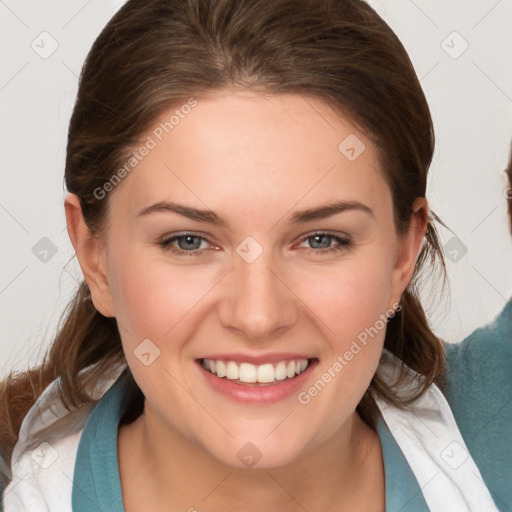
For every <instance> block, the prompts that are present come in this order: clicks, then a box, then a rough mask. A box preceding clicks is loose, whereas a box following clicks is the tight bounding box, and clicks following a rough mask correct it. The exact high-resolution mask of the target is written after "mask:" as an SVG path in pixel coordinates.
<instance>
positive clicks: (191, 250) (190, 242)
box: [158, 231, 352, 256]
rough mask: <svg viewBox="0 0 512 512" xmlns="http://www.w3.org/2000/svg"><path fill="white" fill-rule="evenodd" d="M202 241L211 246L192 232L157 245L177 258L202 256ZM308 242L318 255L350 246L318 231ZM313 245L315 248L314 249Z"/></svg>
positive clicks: (345, 238) (348, 241)
mask: <svg viewBox="0 0 512 512" xmlns="http://www.w3.org/2000/svg"><path fill="white" fill-rule="evenodd" d="M202 241H204V242H206V244H207V246H211V245H212V244H210V243H209V242H208V240H207V239H206V238H205V237H204V236H201V234H200V233H193V232H184V233H180V234H177V235H173V236H171V237H168V238H165V239H163V240H161V241H160V242H158V245H159V246H160V247H162V248H163V249H165V250H166V251H170V252H171V253H173V254H176V255H178V256H181V255H183V256H202V255H203V254H204V252H205V250H206V249H205V248H204V247H203V248H202V249H201V248H200V247H201V243H202ZM308 241H311V242H310V243H311V244H312V245H313V247H312V248H310V249H309V250H310V251H312V252H314V253H315V254H320V255H325V254H331V253H333V252H338V251H342V250H346V249H348V248H349V247H351V245H352V242H351V240H350V238H349V237H346V236H345V237H342V236H338V235H335V234H332V233H329V232H324V231H318V232H315V233H313V234H310V235H308V236H306V237H304V238H302V243H304V242H308ZM332 241H335V242H336V245H331V243H332ZM175 244H177V245H175ZM315 245H316V246H317V247H315ZM306 250H307V248H306Z"/></svg>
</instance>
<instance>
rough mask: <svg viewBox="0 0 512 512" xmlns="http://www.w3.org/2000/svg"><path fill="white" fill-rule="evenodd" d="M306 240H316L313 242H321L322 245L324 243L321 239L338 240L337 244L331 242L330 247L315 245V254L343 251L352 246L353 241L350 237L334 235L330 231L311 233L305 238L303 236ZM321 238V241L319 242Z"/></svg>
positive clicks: (313, 249)
mask: <svg viewBox="0 0 512 512" xmlns="http://www.w3.org/2000/svg"><path fill="white" fill-rule="evenodd" d="M303 240H304V241H307V240H315V241H314V242H313V244H316V243H319V244H320V245H322V243H321V240H327V241H329V240H331V241H332V240H335V241H336V243H337V244H336V245H331V244H330V243H329V247H326V248H323V249H321V248H317V247H313V248H312V249H311V250H312V251H313V252H314V253H315V254H321V255H324V254H331V253H332V252H337V251H341V250H343V249H348V248H349V247H351V245H352V243H351V241H350V239H349V238H343V237H340V236H336V235H333V234H330V233H325V232H317V233H314V234H313V235H309V236H307V237H305V238H303ZM319 240H320V242H319Z"/></svg>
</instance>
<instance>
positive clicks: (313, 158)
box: [3, 0, 499, 512]
mask: <svg viewBox="0 0 512 512" xmlns="http://www.w3.org/2000/svg"><path fill="white" fill-rule="evenodd" d="M433 145H434V136H433V130H432V122H431V118H430V113H429V110H428V106H427V103H426V100H425V97H424V95H423V93H422V91H421V87H420V85H419V82H418V79H417V77H416V75H415V73H414V70H413V67H412V65H411V63H410V61H409V59H408V56H407V54H406V52H405V50H404V49H403V47H402V45H401V44H400V42H399V41H398V39H397V38H396V36H395V35H394V34H393V32H392V31H391V30H390V29H389V27H388V26H387V25H386V24H385V23H384V22H383V21H382V19H380V18H379V17H378V15H377V14H376V13H375V12H374V11H373V10H372V9H371V8H370V7H369V6H368V5H366V4H365V3H363V2H359V1H355V0H351V1H334V0H333V1H324V2H318V1H311V0H300V1H297V0H294V1H293V2H291V1H289V0H278V1H273V2H264V1H256V0H251V1H249V0H237V1H235V0H222V1H216V2H213V1H207V0H189V1H185V0H174V1H169V0H151V1H142V0H130V1H128V2H127V3H126V4H125V5H124V6H123V7H122V9H121V10H120V11H119V12H118V13H117V14H116V15H115V16H114V18H113V19H112V20H111V22H110V23H109V24H108V25H107V26H106V27H105V29H104V30H103V32H102V33H101V34H100V36H99V37H98V39H97V40H96V41H95V43H94V45H93V47H92V49H91V51H90V53H89V55H88V57H87V60H86V63H85V66H84V69H83V72H82V75H81V79H80V87H79V92H78V97H77V102H76V105H75V108H74V112H73V116H72V119H71V122H70V128H69V136H68V148H67V159H66V171H65V176H66V185H67V188H68V191H69V195H68V196H67V197H66V201H65V208H66V216H67V221H68V232H69V236H70V239H71V241H72V243H73V246H74V248H75V251H76V253H77V257H78V260H79V262H80V265H81V268H82V271H83V274H84V282H83V283H82V285H81V286H80V288H79V290H78V291H77V294H76V296H75V298H74V300H73V302H72V304H71V305H70V308H69V311H68V316H67V318H66V320H65V322H64V324H63V325H62V328H61V330H60V332H59V334H58V336H57V338H56V339H55V342H54V343H53V345H52V347H51V350H50V352H49V354H48V357H47V359H46V360H45V362H44V364H43V365H42V366H41V368H40V369H39V370H38V371H37V372H36V373H35V375H31V374H27V375H26V377H25V381H23V380H22V381H21V384H20V385H22V386H23V385H25V388H26V383H27V382H31V383H34V385H33V387H34V390H33V392H31V393H29V394H28V398H27V400H26V401H25V402H24V403H22V404H21V405H20V406H19V407H18V408H17V409H15V408H14V407H13V406H11V405H9V404H8V399H9V397H10V396H20V393H19V391H18V389H17V387H16V386H17V384H16V381H13V379H11V380H10V381H9V380H8V381H7V382H6V383H5V384H4V402H5V405H4V407H5V410H6V418H7V419H8V421H7V428H6V429H5V432H4V433H3V444H4V446H5V447H6V451H7V456H8V457H7V458H8V459H10V467H11V470H12V481H11V483H10V485H9V486H8V487H7V489H6V491H5V496H4V504H5V511H6V512H10V511H14V510H16V511H19V510H31V511H34V510H73V511H84V510H96V509H99V510H109V511H122V510H126V511H128V512H130V511H137V510H172V511H174V510H189V511H191V510H209V511H217V510H225V509H226V508H227V507H228V506H229V507H230V508H235V509H237V508H239V509H242V508H243V509H244V510H261V509H264V510H278V509H279V510H290V511H292V510H311V511H316V510H318V511H319V510H336V511H340V510H351V511H357V510H365V511H382V510H414V511H418V510H429V509H430V510H451V511H458V510H489V511H493V510H499V509H498V508H497V507H496V505H495V504H494V502H493V498H492V496H491V493H490V492H489V490H488V488H487V485H489V484H488V482H487V481H485V482H484V480H483V478H482V475H481V474H480V472H479V468H478V467H477V465H476V464H475V462H474V460H473V457H472V454H470V453H468V451H467V447H466V445H465V442H464V440H463V438H462V436H461V433H460V432H459V430H458V427H457V425H456V423H455V421H454V418H453V415H452V413H451V410H450V407H449V406H448V404H447V403H446V401H445V400H444V398H443V396H442V395H441V393H440V392H439V390H438V388H437V386H436V385H435V382H436V381H439V380H440V379H441V378H442V377H443V376H444V373H443V370H444V366H445V353H444V347H443V344H442V342H441V341H440V340H438V339H437V338H436V336H435V335H434V334H433V333H432V332H431V330H430V328H429V326H428V323H427V321H426V318H425V315H424V312H423V309H422V307H421V305H420V303H419V301H418V299H417V294H416V289H415V286H416V285H417V279H418V276H419V273H420V272H421V270H422V268H423V267H424V264H426V263H428V262H429V261H431V262H432V263H433V262H435V261H436V259H438V260H439V262H440V263H441V267H442V255H441V252H440V248H439V244H438V240H437V236H436V232H435V229H434V227H433V223H432V219H431V217H432V216H430V215H429V210H428V203H427V201H426V199H425V188H426V180H427V171H428V168H429V165H430V162H431V159H432V153H433ZM197 242H198V243H197ZM190 245H191V246H192V247H190ZM450 378H455V379H456V378H457V375H452V376H450ZM43 390H44V393H42V391H43ZM36 400H37V401H36ZM98 400H99V401H98ZM96 401H98V402H97V403H96ZM34 402H35V404H34ZM407 405H408V407H406V406H407ZM31 406H32V407H31ZM66 406H67V407H66ZM29 408H30V410H29ZM27 410H28V413H27ZM26 413H27V414H26ZM25 414H26V416H25ZM23 417H24V420H23V423H22V424H21V425H20V422H21V419H22V418H23ZM18 436H19V438H18ZM15 442H16V445H15V446H14V447H13V445H14V443H15ZM11 451H12V454H11V453H10V452H11ZM462 459H464V460H462ZM490 483H491V484H492V482H490ZM486 484H487V485H486ZM247 496H250V500H247Z"/></svg>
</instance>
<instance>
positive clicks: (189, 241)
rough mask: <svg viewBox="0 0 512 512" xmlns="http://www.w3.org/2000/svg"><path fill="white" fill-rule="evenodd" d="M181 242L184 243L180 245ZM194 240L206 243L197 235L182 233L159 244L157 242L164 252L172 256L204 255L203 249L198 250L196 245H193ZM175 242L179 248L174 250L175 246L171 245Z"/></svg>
mask: <svg viewBox="0 0 512 512" xmlns="http://www.w3.org/2000/svg"><path fill="white" fill-rule="evenodd" d="M182 240H183V241H184V242H183V243H181V241H182ZM194 240H205V241H206V238H204V237H202V236H199V235H198V234H197V233H184V234H181V235H175V236H172V237H171V238H167V239H165V240H162V241H161V242H159V245H160V246H161V247H163V248H164V249H165V250H168V251H171V252H172V253H174V254H178V255H182V254H183V255H186V256H201V255H202V254H203V253H204V249H200V250H199V248H198V247H196V245H197V243H195V242H194ZM175 242H178V246H179V248H176V246H173V245H171V244H174V243H175ZM199 245H201V243H199ZM191 246H192V247H191ZM185 249H191V250H185Z"/></svg>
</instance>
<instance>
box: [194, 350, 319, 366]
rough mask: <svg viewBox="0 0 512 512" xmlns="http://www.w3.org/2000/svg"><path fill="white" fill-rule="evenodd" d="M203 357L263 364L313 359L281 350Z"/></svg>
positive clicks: (205, 357)
mask: <svg viewBox="0 0 512 512" xmlns="http://www.w3.org/2000/svg"><path fill="white" fill-rule="evenodd" d="M201 359H210V360H214V361H219V360H220V361H234V362H236V363H251V364H254V365H262V364H265V363H277V362H279V361H285V360H288V359H313V358H312V357H309V356H307V355H304V354H297V353H292V352H286V353H285V352H279V353H273V354H260V355H251V354H239V353H238V354H211V355H207V356H204V357H202V358H201Z"/></svg>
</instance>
